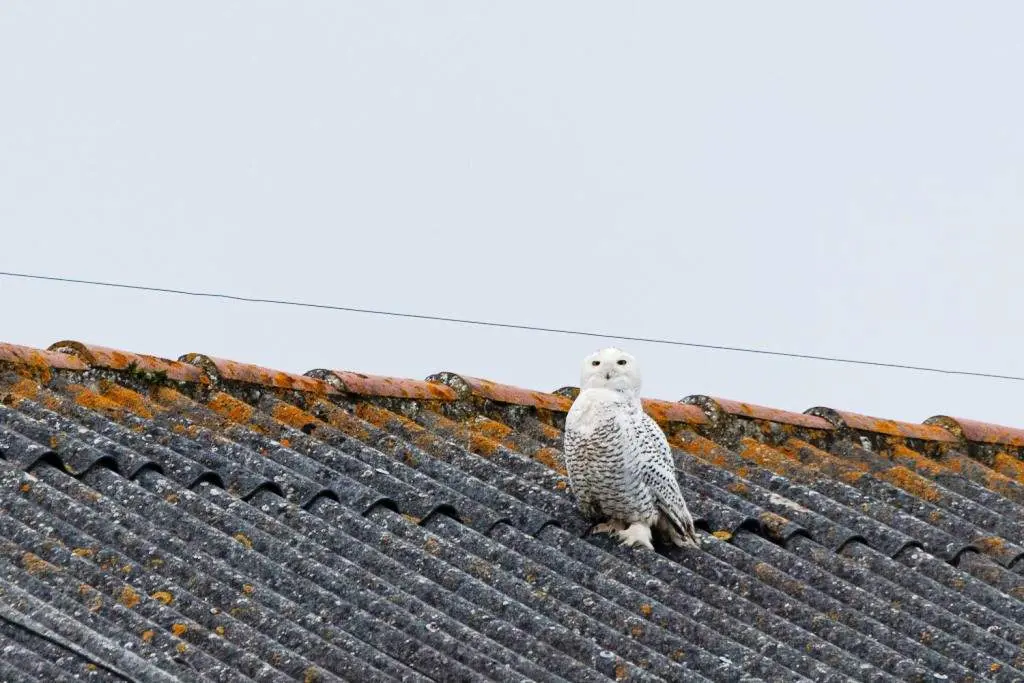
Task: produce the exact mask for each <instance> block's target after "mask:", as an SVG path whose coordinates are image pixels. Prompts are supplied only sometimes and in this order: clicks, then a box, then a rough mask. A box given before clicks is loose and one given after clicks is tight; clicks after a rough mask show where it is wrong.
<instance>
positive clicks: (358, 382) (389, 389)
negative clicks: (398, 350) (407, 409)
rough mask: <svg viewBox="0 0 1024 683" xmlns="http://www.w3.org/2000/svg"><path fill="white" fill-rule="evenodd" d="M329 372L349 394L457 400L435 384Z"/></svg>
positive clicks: (357, 373)
mask: <svg viewBox="0 0 1024 683" xmlns="http://www.w3.org/2000/svg"><path fill="white" fill-rule="evenodd" d="M329 372H330V373H331V374H332V375H333V376H334V377H335V378H336V379H337V380H338V383H339V386H340V388H341V389H342V390H343V391H345V392H346V393H349V394H356V395H359V396H380V397H385V398H409V399H421V400H434V401H454V400H455V399H456V398H458V395H457V394H456V393H455V390H454V389H452V388H451V387H449V386H446V385H444V384H440V383H437V382H426V381H424V380H419V379H402V378H398V377H381V376H379V375H364V374H362V373H359V372H347V371H344V370H330V371H329Z"/></svg>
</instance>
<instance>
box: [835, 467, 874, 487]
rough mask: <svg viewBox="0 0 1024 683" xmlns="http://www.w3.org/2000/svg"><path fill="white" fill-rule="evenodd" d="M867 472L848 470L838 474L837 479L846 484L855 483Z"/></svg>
mask: <svg viewBox="0 0 1024 683" xmlns="http://www.w3.org/2000/svg"><path fill="white" fill-rule="evenodd" d="M865 474H867V472H858V471H857V470H848V471H846V472H843V473H842V474H840V475H839V481H842V482H845V483H847V484H856V483H857V482H858V481H860V480H861V479H862V478H863V477H864V475H865Z"/></svg>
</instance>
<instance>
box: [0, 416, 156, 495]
mask: <svg viewBox="0 0 1024 683" xmlns="http://www.w3.org/2000/svg"><path fill="white" fill-rule="evenodd" d="M18 412H20V413H23V414H24V416H25V417H24V421H25V422H31V423H33V424H40V425H45V427H46V431H41V430H40V431H36V432H35V435H33V438H34V439H35V440H36V441H41V439H43V438H47V436H48V437H49V440H50V441H49V442H50V443H60V441H61V437H66V436H67V435H70V434H74V435H75V436H76V437H77V439H78V440H79V441H82V442H86V443H87V445H88V447H89V448H92V449H95V450H96V451H98V452H99V453H100V454H103V455H109V456H111V457H112V458H114V461H115V468H116V470H117V472H118V473H119V474H121V475H122V476H124V477H127V478H128V479H131V478H132V477H134V476H135V475H136V474H137V473H138V472H139V471H140V470H142V469H143V468H146V467H156V468H158V469H162V467H161V466H160V464H159V463H158V462H157V461H156V460H155V459H153V458H150V457H147V456H146V455H145V454H143V453H141V452H139V451H136V450H134V449H131V448H126V447H124V446H122V445H121V444H119V443H117V442H115V441H113V440H111V439H109V438H107V437H106V436H105V435H103V434H100V433H98V432H96V431H94V430H92V429H91V428H90V427H88V426H85V425H82V424H81V423H79V422H77V421H74V420H71V419H69V418H67V417H64V416H63V415H60V414H58V413H55V412H53V411H52V410H47V409H45V408H43V407H42V406H40V405H39V404H37V403H34V402H30V401H23V402H21V403H19V404H18ZM29 418H31V419H29ZM0 419H2V418H0ZM23 433H26V434H28V432H27V431H26V432H23ZM56 450H57V452H58V454H61V452H62V451H61V447H60V446H57V447H56Z"/></svg>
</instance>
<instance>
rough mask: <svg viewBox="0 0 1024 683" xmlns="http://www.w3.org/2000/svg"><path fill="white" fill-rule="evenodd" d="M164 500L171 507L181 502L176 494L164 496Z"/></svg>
mask: <svg viewBox="0 0 1024 683" xmlns="http://www.w3.org/2000/svg"><path fill="white" fill-rule="evenodd" d="M164 500H166V501H167V502H168V503H170V504H171V505H177V504H178V503H180V502H181V498H179V497H178V494H177V493H168V494H167V495H166V496H164Z"/></svg>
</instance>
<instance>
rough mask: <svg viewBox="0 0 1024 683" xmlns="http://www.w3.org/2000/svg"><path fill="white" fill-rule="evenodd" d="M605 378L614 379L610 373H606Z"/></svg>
mask: <svg viewBox="0 0 1024 683" xmlns="http://www.w3.org/2000/svg"><path fill="white" fill-rule="evenodd" d="M604 378H605V379H611V378H612V373H610V372H606V373H604Z"/></svg>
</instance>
